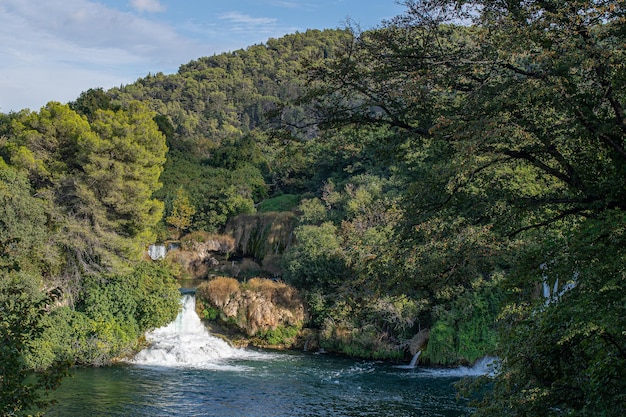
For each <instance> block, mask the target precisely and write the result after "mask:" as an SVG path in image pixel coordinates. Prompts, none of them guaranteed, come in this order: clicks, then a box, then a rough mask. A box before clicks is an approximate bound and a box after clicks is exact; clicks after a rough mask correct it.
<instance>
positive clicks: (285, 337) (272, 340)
mask: <svg viewBox="0 0 626 417" xmlns="http://www.w3.org/2000/svg"><path fill="white" fill-rule="evenodd" d="M300 329H301V327H298V326H278V327H276V328H275V329H268V330H263V331H261V332H259V335H258V337H259V338H260V339H262V340H263V341H264V342H265V343H267V344H268V345H272V346H280V345H292V344H293V343H294V341H295V339H296V337H297V336H298V333H299V332H300Z"/></svg>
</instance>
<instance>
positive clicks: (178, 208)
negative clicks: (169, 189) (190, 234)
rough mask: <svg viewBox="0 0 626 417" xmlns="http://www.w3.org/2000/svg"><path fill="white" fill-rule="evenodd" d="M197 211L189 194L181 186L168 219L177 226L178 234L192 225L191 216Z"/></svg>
mask: <svg viewBox="0 0 626 417" xmlns="http://www.w3.org/2000/svg"><path fill="white" fill-rule="evenodd" d="M195 213H196V208H195V207H194V206H193V205H192V204H191V202H190V201H189V196H188V195H187V193H186V192H185V190H184V189H182V188H179V189H178V191H177V192H176V198H175V199H174V201H173V203H172V213H171V214H170V215H169V216H168V217H167V219H166V221H167V222H168V223H169V224H171V225H172V226H174V227H175V228H176V231H177V232H178V236H179V237H180V235H181V233H182V232H183V231H185V230H187V228H189V226H190V225H191V218H192V217H193V215H194V214H195Z"/></svg>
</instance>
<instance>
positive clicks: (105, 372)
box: [47, 295, 483, 417]
mask: <svg viewBox="0 0 626 417" xmlns="http://www.w3.org/2000/svg"><path fill="white" fill-rule="evenodd" d="M194 303H195V300H194V299H193V296H189V295H186V296H184V297H183V299H182V305H183V306H182V307H183V308H182V310H181V314H179V316H178V317H177V319H176V321H175V322H173V323H171V324H170V325H168V326H166V327H164V328H161V329H157V330H156V331H154V332H152V333H150V334H148V335H147V338H148V340H149V341H150V342H151V343H152V346H151V348H149V349H146V350H145V351H142V352H140V353H139V354H138V355H137V356H136V358H135V359H134V360H133V361H131V362H129V363H126V364H119V365H115V366H112V367H106V368H79V369H76V370H75V371H74V376H73V377H71V378H69V379H67V380H65V381H64V383H63V385H62V386H61V388H60V389H59V390H58V391H56V392H55V394H54V396H55V398H56V399H57V401H58V403H57V405H55V406H54V407H52V408H51V409H50V410H49V412H48V414H47V415H48V416H49V417H72V416H80V417H84V416H88V417H114V416H115V417H117V416H119V417H122V416H124V417H127V416H138V417H142V416H146V417H148V416H150V417H154V416H164V417H165V416H168V417H169V416H189V417H190V416H197V417H201V416H202V417H205V416H206V417H208V416H222V417H227V416H233V417H234V416H249V417H266V416H267V417H270V416H273V417H279V416H394V417H401V416H442V417H456V416H462V415H465V414H466V413H467V412H468V408H467V406H466V403H465V402H464V401H462V400H457V399H456V392H455V390H454V387H453V384H454V382H456V381H458V379H459V378H460V377H461V376H462V375H467V374H471V373H474V372H478V373H481V372H483V371H482V370H481V369H479V370H478V371H476V369H468V368H458V369H456V370H446V371H442V370H432V369H424V368H419V367H418V368H415V369H406V368H407V367H406V366H405V367H404V368H403V367H397V366H393V365H392V364H389V363H386V362H376V361H360V360H353V359H348V358H345V357H338V356H333V355H330V354H315V353H306V352H299V353H295V352H291V353H270V352H259V351H253V350H248V349H235V348H232V347H230V346H229V345H228V344H227V343H224V342H223V341H222V340H219V339H217V338H215V337H213V336H211V335H210V334H209V333H208V332H207V331H206V329H205V328H204V326H202V324H201V322H200V319H199V318H198V316H197V315H196V314H195V311H194V307H195V304H194Z"/></svg>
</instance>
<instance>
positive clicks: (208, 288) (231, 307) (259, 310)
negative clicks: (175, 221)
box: [196, 277, 305, 347]
mask: <svg viewBox="0 0 626 417" xmlns="http://www.w3.org/2000/svg"><path fill="white" fill-rule="evenodd" d="M196 297H197V298H198V300H199V303H198V304H197V306H198V309H199V310H200V311H199V314H200V316H201V317H203V318H205V319H209V320H214V321H218V322H221V323H222V324H226V325H228V326H230V327H231V328H233V327H234V328H235V330H237V331H239V332H240V333H242V334H244V335H245V336H247V337H248V338H255V341H254V342H255V344H259V345H281V346H284V347H290V346H292V345H293V344H294V343H295V338H296V336H297V334H298V332H299V331H300V330H301V329H302V325H303V323H304V320H305V311H304V304H303V301H302V298H301V297H300V294H299V293H298V291H297V290H296V289H295V288H293V287H291V286H289V285H287V284H284V283H281V282H274V281H272V280H268V279H263V278H253V279H251V280H249V281H248V282H246V283H240V282H239V281H237V280H236V279H234V278H227V277H218V278H215V279H212V280H210V281H208V282H206V283H203V284H201V285H200V286H199V287H198V289H197V292H196Z"/></svg>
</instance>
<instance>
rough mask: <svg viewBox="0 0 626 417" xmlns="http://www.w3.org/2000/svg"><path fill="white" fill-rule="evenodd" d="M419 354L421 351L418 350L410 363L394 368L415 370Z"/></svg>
mask: <svg viewBox="0 0 626 417" xmlns="http://www.w3.org/2000/svg"><path fill="white" fill-rule="evenodd" d="M421 354H422V351H421V350H418V351H417V353H416V354H415V355H413V358H411V362H410V363H409V364H408V365H397V366H396V368H400V369H415V367H416V366H417V360H418V359H419V357H420V355H421Z"/></svg>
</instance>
